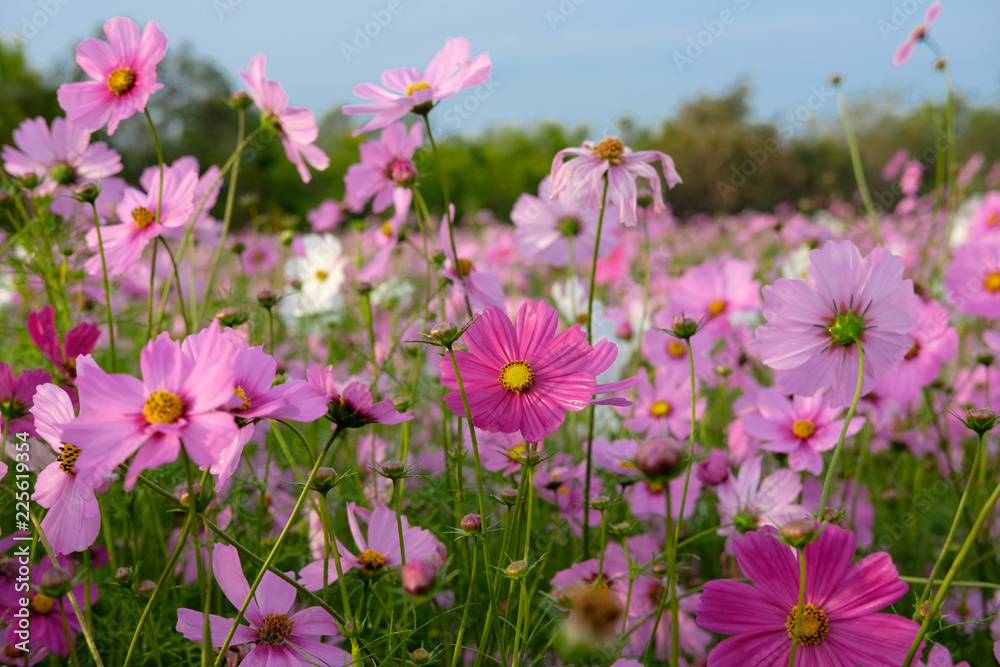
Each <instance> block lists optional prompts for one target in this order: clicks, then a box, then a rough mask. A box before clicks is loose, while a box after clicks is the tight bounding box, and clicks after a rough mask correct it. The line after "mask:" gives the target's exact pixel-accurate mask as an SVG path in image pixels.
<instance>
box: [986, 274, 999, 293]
mask: <svg viewBox="0 0 1000 667" xmlns="http://www.w3.org/2000/svg"><path fill="white" fill-rule="evenodd" d="M983 287H985V288H986V289H987V290H988V291H990V292H1000V272H997V271H994V272H993V273H991V274H989V275H988V276H986V278H984V279H983Z"/></svg>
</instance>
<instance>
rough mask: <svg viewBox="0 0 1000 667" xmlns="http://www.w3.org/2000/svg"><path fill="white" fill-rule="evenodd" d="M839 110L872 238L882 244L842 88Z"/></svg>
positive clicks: (838, 94) (839, 94) (876, 216)
mask: <svg viewBox="0 0 1000 667" xmlns="http://www.w3.org/2000/svg"><path fill="white" fill-rule="evenodd" d="M837 109H838V110H839V111H840V120H841V122H842V123H843V124H844V134H845V135H847V148H848V150H850V153H851V164H852V165H853V167H854V179H855V180H856V181H857V182H858V190H859V191H860V192H861V200H862V201H864V203H865V211H867V213H868V221H869V222H870V223H871V226H872V236H873V237H875V242H876V243H878V244H881V243H882V236H881V235H880V234H879V230H878V213H877V212H876V211H875V205H874V204H873V203H872V195H871V193H870V192H869V191H868V182H867V181H866V180H865V170H864V167H862V166H861V152H860V151H859V150H858V139H857V137H856V136H854V128H852V127H851V118H850V115H849V114H848V111H847V102H846V101H845V100H844V95H843V93H841V92H840V87H839V86H838V87H837Z"/></svg>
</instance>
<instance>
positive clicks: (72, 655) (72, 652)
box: [25, 602, 80, 667]
mask: <svg viewBox="0 0 1000 667" xmlns="http://www.w3.org/2000/svg"><path fill="white" fill-rule="evenodd" d="M59 616H60V618H61V619H62V626H63V634H64V635H66V646H68V647H69V659H70V662H72V663H73V667H80V661H79V659H77V657H76V645H75V644H74V643H73V636H72V635H71V634H70V632H69V622H68V621H67V620H66V609H64V608H63V606H62V603H61V602H60V603H59ZM25 658H27V656H25Z"/></svg>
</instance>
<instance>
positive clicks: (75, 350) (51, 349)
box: [28, 304, 101, 380]
mask: <svg viewBox="0 0 1000 667" xmlns="http://www.w3.org/2000/svg"><path fill="white" fill-rule="evenodd" d="M28 335H29V336H31V341H32V342H33V343H34V344H35V345H36V346H38V349H39V350H41V351H42V354H44V355H45V358H46V359H48V360H49V361H51V362H52V364H53V365H54V366H55V367H56V368H57V369H59V370H60V371H61V372H62V373H63V374H64V375H65V376H66V377H67V378H69V379H71V380H72V379H73V378H75V377H76V358H77V357H78V356H80V355H81V354H90V353H91V352H93V351H94V347H95V346H96V345H97V339H98V338H99V337H100V335H101V332H100V331H99V330H98V328H97V325H96V324H92V323H90V322H83V323H81V324H78V325H76V326H75V327H73V328H72V329H70V330H69V331H67V332H66V343H65V346H64V345H63V341H61V340H59V330H58V329H56V311H55V309H54V308H53V307H52V306H51V305H49V304H45V305H44V306H43V307H42V309H41V310H32V311H31V312H30V313H28Z"/></svg>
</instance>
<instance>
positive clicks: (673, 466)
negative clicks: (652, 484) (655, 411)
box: [635, 438, 681, 480]
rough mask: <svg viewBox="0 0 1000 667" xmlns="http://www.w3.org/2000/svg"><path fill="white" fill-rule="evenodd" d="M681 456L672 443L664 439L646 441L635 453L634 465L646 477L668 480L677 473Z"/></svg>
mask: <svg viewBox="0 0 1000 667" xmlns="http://www.w3.org/2000/svg"><path fill="white" fill-rule="evenodd" d="M680 461H681V454H680V451H679V450H678V449H677V447H676V446H675V445H674V443H673V442H672V441H670V440H667V439H664V438H657V439H655V440H647V441H646V442H644V443H642V444H641V445H640V446H639V449H638V451H636V453H635V465H636V467H637V468H638V469H639V470H640V471H641V472H642V474H644V475H645V476H646V477H648V478H650V479H654V480H661V479H669V478H670V477H672V476H673V475H674V473H676V472H677V470H678V466H679V464H680Z"/></svg>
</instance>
